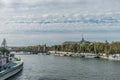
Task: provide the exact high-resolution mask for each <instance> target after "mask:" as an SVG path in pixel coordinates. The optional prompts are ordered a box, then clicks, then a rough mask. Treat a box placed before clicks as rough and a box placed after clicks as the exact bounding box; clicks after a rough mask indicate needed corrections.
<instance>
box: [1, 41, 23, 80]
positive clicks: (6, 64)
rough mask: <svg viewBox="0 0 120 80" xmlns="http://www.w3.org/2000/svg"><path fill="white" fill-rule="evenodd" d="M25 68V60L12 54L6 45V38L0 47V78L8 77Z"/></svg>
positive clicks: (2, 79) (3, 79)
mask: <svg viewBox="0 0 120 80" xmlns="http://www.w3.org/2000/svg"><path fill="white" fill-rule="evenodd" d="M22 69H23V61H22V60H21V59H20V58H16V57H15V56H14V54H10V52H9V50H8V49H7V46H6V40H5V39H4V40H3V42H2V46H1V47H0V80H5V79H8V78H9V77H11V76H13V75H15V74H16V73H18V72H20V71H21V70H22Z"/></svg>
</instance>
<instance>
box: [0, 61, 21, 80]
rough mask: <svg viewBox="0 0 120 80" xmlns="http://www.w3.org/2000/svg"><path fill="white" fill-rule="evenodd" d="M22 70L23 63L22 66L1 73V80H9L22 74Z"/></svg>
mask: <svg viewBox="0 0 120 80" xmlns="http://www.w3.org/2000/svg"><path fill="white" fill-rule="evenodd" d="M22 69H23V62H21V63H20V64H18V65H16V66H13V67H12V68H10V69H7V70H5V71H2V72H0V80H5V79H8V78H9V77H11V76H13V75H15V74H17V73H18V72H20V71H21V70H22Z"/></svg>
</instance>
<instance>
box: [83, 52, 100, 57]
mask: <svg viewBox="0 0 120 80" xmlns="http://www.w3.org/2000/svg"><path fill="white" fill-rule="evenodd" d="M81 57H83V58H99V55H96V54H87V53H86V54H81Z"/></svg>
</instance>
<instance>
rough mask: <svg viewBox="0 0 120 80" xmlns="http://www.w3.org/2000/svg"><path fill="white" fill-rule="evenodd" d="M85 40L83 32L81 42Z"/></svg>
mask: <svg viewBox="0 0 120 80" xmlns="http://www.w3.org/2000/svg"><path fill="white" fill-rule="evenodd" d="M84 41H85V40H84V37H83V34H82V42H84Z"/></svg>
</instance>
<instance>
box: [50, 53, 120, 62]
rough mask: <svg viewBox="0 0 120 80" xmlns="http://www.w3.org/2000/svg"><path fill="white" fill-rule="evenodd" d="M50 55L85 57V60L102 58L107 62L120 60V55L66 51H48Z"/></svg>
mask: <svg viewBox="0 0 120 80" xmlns="http://www.w3.org/2000/svg"><path fill="white" fill-rule="evenodd" d="M48 53H49V55H55V56H68V57H84V58H101V59H107V60H119V61H120V54H110V55H106V54H105V53H99V54H94V53H74V52H64V51H48Z"/></svg>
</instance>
